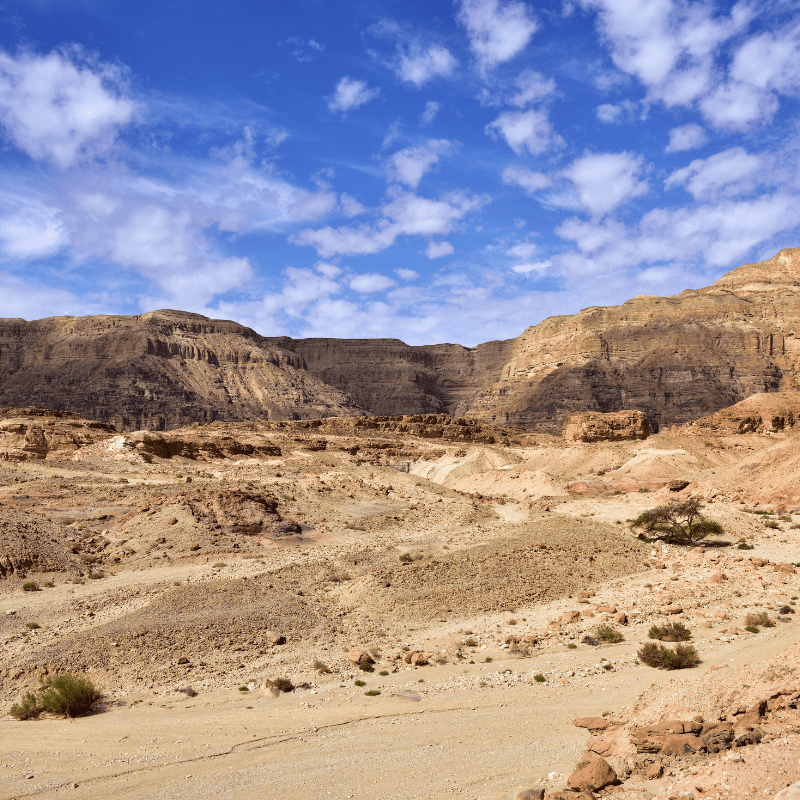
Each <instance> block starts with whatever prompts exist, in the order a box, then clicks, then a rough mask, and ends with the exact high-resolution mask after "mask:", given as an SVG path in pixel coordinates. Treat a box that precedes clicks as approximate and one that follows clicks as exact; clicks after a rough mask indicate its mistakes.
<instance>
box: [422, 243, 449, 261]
mask: <svg viewBox="0 0 800 800" xmlns="http://www.w3.org/2000/svg"><path fill="white" fill-rule="evenodd" d="M454 252H455V249H454V248H453V245H451V244H450V242H428V246H427V248H426V249H425V255H426V256H428V258H430V259H433V258H442V257H443V256H451V255H453V253H454Z"/></svg>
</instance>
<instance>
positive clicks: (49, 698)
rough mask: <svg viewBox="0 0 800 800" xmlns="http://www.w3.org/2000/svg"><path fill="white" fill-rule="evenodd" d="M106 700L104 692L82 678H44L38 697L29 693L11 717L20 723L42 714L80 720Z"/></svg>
mask: <svg viewBox="0 0 800 800" xmlns="http://www.w3.org/2000/svg"><path fill="white" fill-rule="evenodd" d="M102 696H103V694H102V692H101V691H100V690H99V689H97V688H96V687H95V685H94V684H93V683H92V682H91V681H90V680H89V679H88V678H78V677H76V676H75V675H73V674H72V673H69V672H67V673H64V674H63V675H54V676H48V677H47V678H44V679H43V680H42V685H41V686H40V687H39V690H38V697H37V696H36V695H35V694H33V693H32V692H27V693H26V694H25V697H24V698H23V699H22V703H20V704H19V705H13V706H12V707H11V712H10V713H11V716H12V717H16V718H17V719H33V718H35V717H38V716H39V714H41V713H42V711H50V712H51V713H53V714H60V715H61V716H64V717H80V716H83V715H84V714H88V713H89V712H90V711H91V710H92V708H93V707H94V706H95V704H96V703H97V701H98V700H99V699H100V698H101V697H102Z"/></svg>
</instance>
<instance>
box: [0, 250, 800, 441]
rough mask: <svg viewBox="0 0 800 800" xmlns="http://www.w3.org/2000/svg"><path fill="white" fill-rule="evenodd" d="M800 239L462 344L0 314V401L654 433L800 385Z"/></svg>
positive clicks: (104, 411)
mask: <svg viewBox="0 0 800 800" xmlns="http://www.w3.org/2000/svg"><path fill="white" fill-rule="evenodd" d="M798 299H800V249H786V250H781V251H780V252H779V253H778V254H777V255H776V256H774V257H773V258H771V259H769V260H767V261H763V262H760V263H757V264H746V265H744V266H742V267H738V268H737V269H734V270H732V271H731V272H729V273H728V274H727V275H725V276H723V277H722V278H721V279H720V280H719V281H717V282H716V283H715V284H713V285H712V286H709V287H706V288H704V289H698V290H686V291H684V292H682V293H680V294H678V295H675V296H673V297H652V296H645V295H641V296H639V297H635V298H633V299H631V300H629V301H628V302H626V303H623V304H622V305H619V306H609V307H606V308H600V307H591V308H586V309H584V310H582V311H581V312H579V313H578V314H574V315H567V316H556V317H550V318H548V319H545V320H544V321H542V322H541V323H539V324H538V325H535V326H532V327H530V328H528V329H527V330H525V331H524V332H523V333H522V334H521V335H520V336H518V337H517V338H516V339H510V340H504V341H491V342H485V343H483V344H480V345H478V346H477V347H473V348H467V347H462V346H461V345H457V344H449V343H444V344H437V345H426V346H410V345H407V344H405V343H404V342H401V341H400V340H398V339H322V338H317V339H292V338H290V337H285V336H283V337H264V336H260V335H259V334H258V333H256V332H255V331H253V330H251V329H250V328H246V327H244V326H242V325H239V324H237V323H235V322H231V321H226V320H211V319H208V318H207V317H203V316H201V315H199V314H191V313H186V312H180V311H172V310H162V311H154V312H150V313H147V314H141V315H137V316H94V317H82V318H77V317H52V318H49V319H42V320H37V321H33V322H26V321H25V320H21V319H0V405H8V406H18V407H19V406H30V405H36V406H42V407H48V408H58V409H64V410H68V411H74V412H79V413H81V414H84V415H86V416H87V417H90V418H92V419H95V420H99V421H102V422H108V423H111V424H113V425H114V426H115V427H116V428H117V429H118V430H136V429H142V428H148V429H151V430H167V429H172V428H176V427H179V426H182V425H186V424H190V423H193V422H202V423H205V422H211V421H214V420H230V421H233V420H253V419H260V420H274V421H280V420H291V419H317V418H325V417H332V416H343V417H348V416H363V415H364V414H367V415H370V414H375V415H389V416H397V415H402V414H438V413H449V414H451V415H453V416H456V417H473V418H480V419H483V420H485V421H487V422H492V423H495V424H500V425H510V426H514V427H520V428H526V429H528V430H536V431H542V432H546V433H551V434H560V433H561V431H562V429H563V426H564V422H565V420H566V418H567V417H568V416H569V414H571V413H573V412H584V411H589V412H612V411H633V410H640V411H643V412H644V413H645V414H646V416H647V420H648V422H649V424H650V426H651V428H652V430H653V431H658V430H659V429H661V428H663V427H665V426H669V425H674V424H682V423H685V422H689V421H691V420H694V419H698V418H700V417H703V416H705V415H707V414H709V413H714V412H715V411H718V410H720V409H723V408H726V407H728V406H731V405H733V404H735V403H737V402H740V401H741V400H744V399H745V398H747V397H749V396H751V395H754V394H759V393H763V392H777V391H785V390H791V389H797V388H800V377H798V376H800V339H798V336H797V332H798V330H800V327H799V326H800V303H798Z"/></svg>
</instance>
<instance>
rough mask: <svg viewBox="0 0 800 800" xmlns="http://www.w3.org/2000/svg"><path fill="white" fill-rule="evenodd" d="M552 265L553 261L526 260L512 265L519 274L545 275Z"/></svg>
mask: <svg viewBox="0 0 800 800" xmlns="http://www.w3.org/2000/svg"><path fill="white" fill-rule="evenodd" d="M552 266H553V262H552V261H525V262H523V263H522V264H515V265H514V266H513V267H511V271H512V272H516V273H517V274H519V275H531V274H535V275H544V274H545V273H547V271H548V270H550V269H551V268H552Z"/></svg>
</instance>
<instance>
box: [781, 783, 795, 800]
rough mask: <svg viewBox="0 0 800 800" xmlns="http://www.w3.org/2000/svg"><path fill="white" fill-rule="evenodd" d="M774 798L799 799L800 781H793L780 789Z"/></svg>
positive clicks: (783, 799) (782, 799) (784, 799)
mask: <svg viewBox="0 0 800 800" xmlns="http://www.w3.org/2000/svg"><path fill="white" fill-rule="evenodd" d="M775 800H800V781H797V783H793V784H792V785H791V786H787V787H786V788H785V789H781V791H779V792H778V794H776V795H775Z"/></svg>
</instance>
